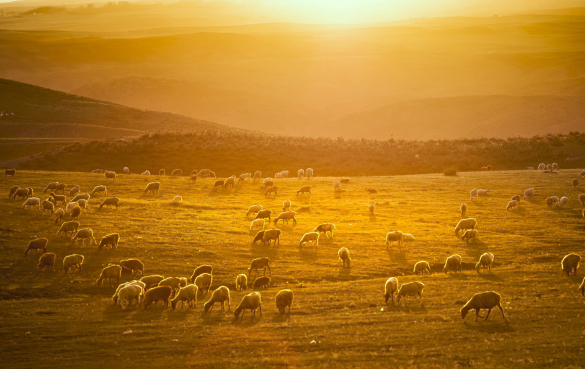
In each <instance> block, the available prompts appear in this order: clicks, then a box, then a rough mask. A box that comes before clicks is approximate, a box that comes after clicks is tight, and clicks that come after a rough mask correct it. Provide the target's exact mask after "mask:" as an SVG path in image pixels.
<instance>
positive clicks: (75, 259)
mask: <svg viewBox="0 0 585 369" xmlns="http://www.w3.org/2000/svg"><path fill="white" fill-rule="evenodd" d="M83 260H84V257H83V255H78V254H73V255H68V256H65V257H64V258H63V272H64V273H65V274H67V273H68V272H69V269H71V268H73V272H74V273H75V271H76V270H77V268H79V271H81V266H82V265H83Z"/></svg>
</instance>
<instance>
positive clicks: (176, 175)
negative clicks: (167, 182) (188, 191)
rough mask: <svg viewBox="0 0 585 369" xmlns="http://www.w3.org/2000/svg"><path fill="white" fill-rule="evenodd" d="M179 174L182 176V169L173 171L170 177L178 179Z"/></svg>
mask: <svg viewBox="0 0 585 369" xmlns="http://www.w3.org/2000/svg"><path fill="white" fill-rule="evenodd" d="M181 174H183V170H182V169H173V171H172V172H171V176H172V177H179V176H180V175H181Z"/></svg>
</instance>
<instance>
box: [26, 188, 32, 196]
mask: <svg viewBox="0 0 585 369" xmlns="http://www.w3.org/2000/svg"><path fill="white" fill-rule="evenodd" d="M32 195H33V189H32V187H27V188H26V196H27V197H32Z"/></svg>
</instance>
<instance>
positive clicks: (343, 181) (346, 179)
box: [339, 178, 349, 184]
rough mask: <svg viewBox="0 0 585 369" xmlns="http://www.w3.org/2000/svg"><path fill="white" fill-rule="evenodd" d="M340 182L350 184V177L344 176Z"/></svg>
mask: <svg viewBox="0 0 585 369" xmlns="http://www.w3.org/2000/svg"><path fill="white" fill-rule="evenodd" d="M339 182H341V183H342V184H348V183H349V178H343V179H341V180H339Z"/></svg>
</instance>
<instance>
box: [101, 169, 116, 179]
mask: <svg viewBox="0 0 585 369" xmlns="http://www.w3.org/2000/svg"><path fill="white" fill-rule="evenodd" d="M104 175H105V176H106V181H107V180H108V179H113V180H114V182H115V181H116V172H112V171H109V170H106V172H105V173H104Z"/></svg>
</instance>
